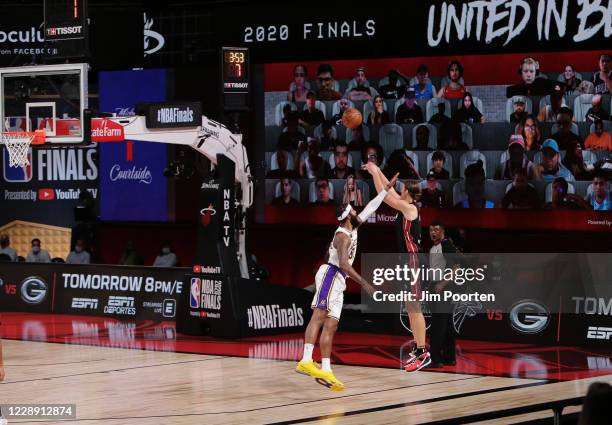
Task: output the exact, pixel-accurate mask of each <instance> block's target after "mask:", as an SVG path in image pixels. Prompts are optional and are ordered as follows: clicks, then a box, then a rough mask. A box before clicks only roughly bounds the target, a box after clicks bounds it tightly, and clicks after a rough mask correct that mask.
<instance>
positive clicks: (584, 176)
mask: <svg viewBox="0 0 612 425" xmlns="http://www.w3.org/2000/svg"><path fill="white" fill-rule="evenodd" d="M561 163H562V164H563V165H565V167H566V168H567V169H568V170H569V171H570V173H572V175H573V176H574V178H575V179H576V180H591V175H592V174H591V170H589V169H587V167H586V166H585V165H584V158H583V157H582V147H581V146H580V144H579V143H574V144H570V145H569V146H567V148H566V151H565V158H563V160H562V161H561Z"/></svg>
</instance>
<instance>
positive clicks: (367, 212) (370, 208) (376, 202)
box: [357, 173, 399, 225]
mask: <svg viewBox="0 0 612 425" xmlns="http://www.w3.org/2000/svg"><path fill="white" fill-rule="evenodd" d="M398 175H399V173H398V174H396V175H395V176H394V177H393V178H392V179H391V180H392V181H393V183H391V182H389V184H387V185H386V186H385V187H384V188H383V190H381V191H380V192H379V193H378V195H376V197H375V198H374V199H372V200H371V201H370V202H368V205H366V206H365V208H364V209H363V211H361V212H360V213H359V214H358V215H357V218H358V219H359V225H361V224H363V223H364V222H365V221H366V220H367V219H368V217H369V216H371V215H372V214H374V212H376V210H377V209H378V207H380V204H382V203H383V201H384V199H385V197H386V196H387V193H388V192H387V191H388V190H389V188H391V187H393V185H394V184H395V182H396V181H397V176H398Z"/></svg>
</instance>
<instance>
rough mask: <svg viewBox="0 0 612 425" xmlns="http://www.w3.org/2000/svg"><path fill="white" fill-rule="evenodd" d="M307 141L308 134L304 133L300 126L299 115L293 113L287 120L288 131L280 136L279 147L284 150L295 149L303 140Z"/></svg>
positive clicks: (277, 146) (277, 145)
mask: <svg viewBox="0 0 612 425" xmlns="http://www.w3.org/2000/svg"><path fill="white" fill-rule="evenodd" d="M305 141H306V135H305V134H304V133H302V132H301V131H300V129H299V126H298V116H297V114H296V113H293V114H291V115H290V116H289V119H288V120H287V131H284V132H282V133H281V135H280V136H278V143H277V144H276V148H277V149H282V150H284V151H295V150H296V149H297V148H298V146H299V145H300V143H301V142H305Z"/></svg>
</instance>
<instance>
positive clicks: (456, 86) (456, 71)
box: [438, 60, 466, 99]
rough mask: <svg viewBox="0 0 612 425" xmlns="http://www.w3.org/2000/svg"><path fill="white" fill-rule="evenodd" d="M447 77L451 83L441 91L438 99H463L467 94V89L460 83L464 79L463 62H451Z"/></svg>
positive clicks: (447, 69)
mask: <svg viewBox="0 0 612 425" xmlns="http://www.w3.org/2000/svg"><path fill="white" fill-rule="evenodd" d="M446 76H447V77H448V79H449V80H450V81H449V83H448V84H447V85H445V86H444V87H442V88H441V89H440V91H439V92H438V97H444V98H446V99H461V98H462V97H463V94H464V93H465V92H466V89H465V87H464V86H463V84H461V83H460V80H461V78H463V65H461V62H459V61H456V60H454V61H451V63H449V64H448V67H447V68H446Z"/></svg>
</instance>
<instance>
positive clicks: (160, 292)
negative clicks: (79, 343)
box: [0, 263, 186, 321]
mask: <svg viewBox="0 0 612 425" xmlns="http://www.w3.org/2000/svg"><path fill="white" fill-rule="evenodd" d="M185 270H186V269H181V268H153V267H142V266H139V267H124V266H97V265H71V264H56V263H49V264H30V263H0V281H1V282H2V283H1V284H0V310H1V311H20V312H36V313H58V314H75V315H84V316H103V317H112V318H116V319H133V320H168V321H174V320H175V318H176V313H177V306H178V298H179V296H180V295H181V293H182V292H183V291H184V290H185V289H184V283H183V277H184V274H185Z"/></svg>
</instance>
